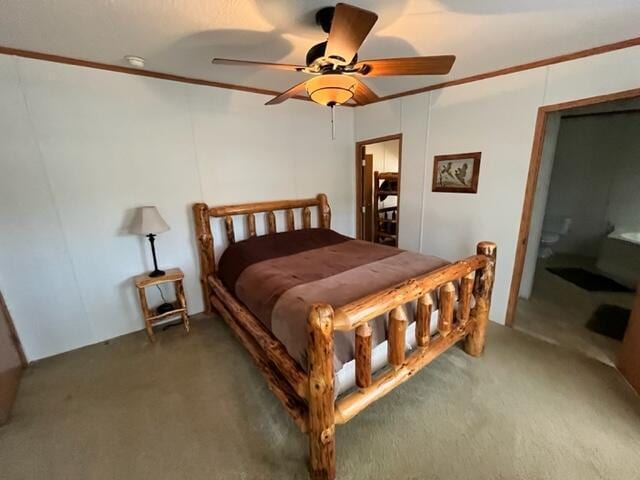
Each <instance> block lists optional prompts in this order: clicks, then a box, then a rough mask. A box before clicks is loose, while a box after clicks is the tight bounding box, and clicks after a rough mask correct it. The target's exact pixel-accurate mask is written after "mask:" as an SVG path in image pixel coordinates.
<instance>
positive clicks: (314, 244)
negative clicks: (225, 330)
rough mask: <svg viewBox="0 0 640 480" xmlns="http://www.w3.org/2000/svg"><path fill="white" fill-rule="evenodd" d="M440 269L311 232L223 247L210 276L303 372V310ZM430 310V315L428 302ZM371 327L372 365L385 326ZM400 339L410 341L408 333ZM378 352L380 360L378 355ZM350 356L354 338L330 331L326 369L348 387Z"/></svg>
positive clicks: (418, 258) (434, 263) (427, 261)
mask: <svg viewBox="0 0 640 480" xmlns="http://www.w3.org/2000/svg"><path fill="white" fill-rule="evenodd" d="M448 263H449V262H447V261H445V260H443V259H441V258H438V257H433V256H428V255H421V254H418V253H414V252H409V251H405V250H401V249H398V248H395V247H389V246H385V245H379V244H374V243H370V242H364V241H361V240H354V239H352V238H349V237H346V236H344V235H340V234H338V233H336V232H334V231H332V230H329V229H321V228H315V229H304V230H295V231H292V232H280V233H274V234H269V235H262V236H258V237H251V238H249V239H247V240H243V241H241V242H237V243H234V244H232V245H229V247H228V248H227V249H226V251H225V252H224V253H223V255H222V257H221V258H220V262H219V264H218V276H219V278H220V279H221V281H222V282H223V283H224V285H225V286H226V287H227V288H228V289H229V290H230V291H231V292H232V293H233V294H234V296H235V297H236V298H237V299H238V300H239V301H240V302H242V303H243V304H244V305H245V306H246V307H247V309H248V310H249V311H251V312H252V313H253V314H254V315H255V316H256V317H257V318H258V319H259V320H260V322H262V323H263V324H264V325H265V326H266V327H267V328H268V329H269V330H270V331H271V332H272V333H273V334H274V336H275V337H276V338H278V340H280V342H282V344H283V345H284V347H285V348H286V349H287V351H288V353H289V354H290V355H291V356H292V357H293V358H294V359H295V360H296V361H297V362H298V363H299V364H300V366H301V367H302V368H303V369H305V370H306V366H307V352H306V346H307V317H308V313H309V310H310V308H311V305H313V304H314V303H321V302H323V303H328V304H329V305H332V306H333V307H334V308H337V307H340V306H342V305H346V304H348V303H349V302H352V301H354V300H357V299H358V298H361V297H363V296H365V295H368V294H371V293H374V292H377V291H379V290H382V289H384V288H388V287H391V286H393V285H396V284H398V283H401V282H402V281H404V280H406V279H408V278H412V277H415V276H418V275H421V274H424V273H427V272H430V271H432V270H435V269H437V268H439V267H442V266H444V265H447V264H448ZM434 306H435V308H434V311H435V310H437V299H435V298H434ZM405 308H406V309H407V315H408V318H409V319H413V318H415V308H416V305H415V302H412V303H409V304H407V305H406V306H405ZM411 325H413V323H412V324H411ZM371 327H372V342H373V345H374V346H375V347H376V348H374V357H375V358H374V360H375V361H378V360H377V357H378V356H381V354H379V353H376V352H379V351H383V350H382V348H383V347H384V346H383V345H381V344H383V343H384V342H386V338H387V325H386V319H385V318H384V317H380V318H377V319H374V320H373V321H372V322H371ZM412 329H413V326H411V327H410V329H408V330H410V331H413V330H412ZM407 335H408V337H407V338H408V339H410V338H412V335H413V334H412V333H410V332H408V333H407ZM409 343H410V342H409ZM378 346H380V347H378ZM384 353H385V354H384V358H386V348H385V349H384ZM354 357H355V333H354V332H353V331H351V332H335V334H334V362H333V363H334V369H335V370H336V372H339V371H340V370H341V369H342V368H343V366H345V368H347V370H345V373H344V374H338V375H337V379H338V380H337V382H342V383H345V385H346V384H348V383H350V382H348V381H347V379H348V376H349V375H348V371H349V369H351V366H350V362H352V361H353V359H354ZM375 367H376V365H374V370H375V369H376V368H375ZM344 388H345V387H344V386H342V387H341V389H344Z"/></svg>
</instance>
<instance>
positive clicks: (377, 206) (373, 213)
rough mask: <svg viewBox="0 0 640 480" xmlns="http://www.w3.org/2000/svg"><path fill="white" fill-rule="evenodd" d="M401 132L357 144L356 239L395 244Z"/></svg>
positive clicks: (396, 236) (398, 223) (398, 203)
mask: <svg viewBox="0 0 640 480" xmlns="http://www.w3.org/2000/svg"><path fill="white" fill-rule="evenodd" d="M401 164H402V134H401V133H398V134H395V135H389V136H386V137H380V138H372V139H370V140H363V141H360V142H357V143H356V232H357V238H359V239H361V240H366V241H369V242H374V243H381V244H384V245H390V246H394V247H397V246H398V232H399V231H400V228H399V227H400V211H399V206H400V169H401Z"/></svg>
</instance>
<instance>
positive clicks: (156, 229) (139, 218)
mask: <svg viewBox="0 0 640 480" xmlns="http://www.w3.org/2000/svg"><path fill="white" fill-rule="evenodd" d="M167 230H169V225H167V222H165V221H164V219H163V218H162V217H161V216H160V213H159V212H158V209H157V208H156V207H140V208H139V209H138V211H137V212H136V216H135V217H134V219H133V222H132V223H131V226H130V228H129V231H130V232H131V233H133V234H135V235H145V236H146V237H147V238H148V239H149V243H150V244H151V253H152V254H153V268H154V270H153V272H151V273H150V274H149V276H150V277H161V276H162V275H164V272H163V271H162V270H159V269H158V260H157V259H156V247H155V244H154V242H155V238H156V235H157V234H158V233H162V232H166V231H167Z"/></svg>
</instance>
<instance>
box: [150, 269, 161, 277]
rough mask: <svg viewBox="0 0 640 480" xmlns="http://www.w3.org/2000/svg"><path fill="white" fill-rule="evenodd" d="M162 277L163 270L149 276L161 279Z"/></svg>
mask: <svg viewBox="0 0 640 480" xmlns="http://www.w3.org/2000/svg"><path fill="white" fill-rule="evenodd" d="M163 275H164V270H158V269H156V270H154V271H153V272H151V273H150V274H149V276H150V277H162V276H163Z"/></svg>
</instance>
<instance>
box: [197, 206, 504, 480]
mask: <svg viewBox="0 0 640 480" xmlns="http://www.w3.org/2000/svg"><path fill="white" fill-rule="evenodd" d="M314 207H315V208H317V209H318V220H319V224H320V227H322V228H330V225H331V209H330V208H329V204H328V201H327V197H326V195H324V194H319V195H318V196H317V197H316V198H310V199H302V200H282V201H271V202H262V203H249V204H242V205H226V206H221V207H209V206H207V205H206V204H204V203H197V204H195V205H194V206H193V213H194V217H195V229H196V239H197V243H198V250H199V254H200V280H201V283H202V291H203V296H204V304H205V310H206V312H207V313H218V314H219V315H220V316H221V317H222V318H223V319H224V320H225V321H226V323H227V324H228V325H229V327H230V328H231V330H232V331H233V333H234V334H235V335H236V336H237V337H238V339H239V340H240V342H241V343H242V344H243V345H244V346H245V348H246V349H247V351H248V352H249V355H251V357H252V358H253V360H254V361H255V363H256V365H257V366H258V368H259V369H260V371H261V372H262V374H263V375H264V377H265V378H266V380H267V383H268V385H269V389H270V390H271V391H272V392H273V393H274V394H275V396H276V397H277V398H278V399H279V400H280V402H281V403H282V405H283V406H284V408H285V409H286V410H287V412H289V414H290V415H291V417H292V418H293V420H294V422H295V423H296V425H298V427H299V428H300V430H301V431H302V432H306V433H307V434H308V436H309V456H310V461H309V470H310V474H311V477H312V478H313V479H322V480H332V479H334V478H335V426H336V425H340V424H344V423H346V422H348V421H349V420H350V419H352V418H353V417H354V416H355V415H356V414H358V413H359V412H360V411H362V410H363V409H364V408H366V407H367V406H369V405H371V404H372V403H373V402H375V401H376V400H378V399H379V398H381V397H383V396H384V395H386V394H387V393H389V392H390V391H391V390H393V389H394V388H395V387H397V386H398V385H400V384H401V383H403V382H405V381H406V380H408V379H409V378H410V377H412V376H413V375H414V374H415V373H416V372H418V371H419V370H420V369H422V368H423V367H425V366H426V365H428V364H429V363H430V362H431V361H432V360H434V359H435V358H436V357H437V356H438V355H440V354H441V353H443V352H444V351H445V350H447V349H448V348H450V347H451V346H453V345H454V344H456V343H457V342H459V341H460V340H464V347H463V348H464V350H465V351H466V352H467V353H468V354H469V355H472V356H479V355H480V354H481V353H482V351H483V349H484V344H485V334H486V329H487V322H488V318H489V308H490V304H491V291H492V287H493V278H494V272H495V259H496V245H495V244H494V243H492V242H480V243H478V245H477V255H474V256H471V257H468V258H465V259H463V260H458V261H457V262H454V263H452V264H449V265H447V266H444V267H441V268H439V269H437V270H434V271H432V272H430V273H427V274H424V275H421V276H418V277H415V278H411V279H409V280H407V281H405V282H403V283H401V284H399V285H395V286H393V287H390V288H386V289H384V290H381V291H379V292H376V293H373V294H370V295H367V296H365V297H363V298H360V299H358V300H356V301H353V302H351V303H349V304H347V305H343V306H341V307H339V308H336V309H334V308H332V307H331V306H330V305H326V304H315V305H313V307H312V308H311V311H310V312H309V318H308V368H307V370H306V371H305V370H304V369H302V368H301V367H300V365H299V364H298V363H297V362H296V361H295V360H294V359H293V358H291V356H289V354H288V353H287V351H286V349H285V347H284V346H283V345H282V343H280V341H279V340H278V339H276V338H275V337H274V335H273V334H272V333H271V332H270V331H269V330H267V329H266V328H265V327H264V325H263V324H262V323H261V322H260V321H259V320H258V319H257V318H256V317H255V316H254V315H253V314H252V313H251V312H250V311H249V310H248V309H247V308H246V307H244V306H243V305H242V304H241V303H240V302H239V301H238V300H236V299H235V297H234V296H233V294H232V293H231V292H229V290H228V289H227V288H226V287H225V286H224V285H223V284H222V282H221V281H220V279H219V278H218V277H217V275H216V263H215V255H214V241H213V240H214V239H213V235H212V231H211V221H210V219H211V217H222V218H223V219H224V225H225V229H226V234H227V240H228V242H229V243H234V242H235V241H236V237H235V232H234V228H233V217H234V216H239V215H242V216H244V217H245V222H246V227H247V232H248V234H249V236H255V235H256V214H257V213H259V214H264V215H265V218H266V223H267V233H275V232H276V217H275V214H274V211H276V210H283V211H284V214H285V217H284V218H285V221H286V229H287V230H288V231H291V230H294V229H295V228H296V226H295V220H294V210H296V209H302V227H303V228H311V208H314ZM435 291H438V294H439V295H438V296H439V316H438V332H437V333H436V334H434V335H433V336H432V335H430V333H429V320H430V317H431V311H432V308H433V304H432V300H431V298H432V297H431V295H430V293H431V292H435ZM456 296H457V297H458V300H459V303H458V309H457V315H455V317H456V318H454V311H456V310H455V308H454V304H455V300H456ZM472 297H475V305H474V307H473V308H471V305H472V303H473V301H472ZM413 300H415V301H417V305H418V308H417V313H416V318H415V321H416V343H417V347H416V348H415V349H414V350H412V351H411V352H405V331H406V328H407V324H408V319H407V316H406V313H405V310H404V307H403V305H404V304H405V303H407V302H410V301H413ZM385 314H387V315H388V319H389V324H388V363H389V365H388V367H386V368H385V369H383V370H382V371H380V372H378V373H377V374H376V376H375V377H374V376H372V372H371V350H372V345H371V328H370V326H369V321H370V320H372V319H374V318H376V317H378V316H379V315H385ZM336 330H339V331H351V330H355V338H356V359H355V360H356V385H357V390H355V391H353V392H352V393H349V394H347V395H345V396H342V397H340V398H338V399H337V400H336V399H334V370H333V332H334V331H336ZM407 353H409V354H408V355H407Z"/></svg>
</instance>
